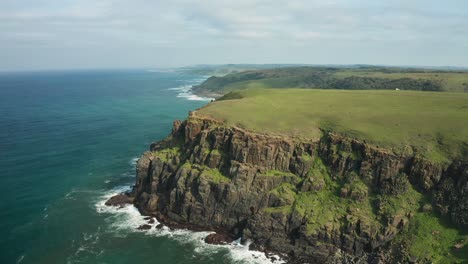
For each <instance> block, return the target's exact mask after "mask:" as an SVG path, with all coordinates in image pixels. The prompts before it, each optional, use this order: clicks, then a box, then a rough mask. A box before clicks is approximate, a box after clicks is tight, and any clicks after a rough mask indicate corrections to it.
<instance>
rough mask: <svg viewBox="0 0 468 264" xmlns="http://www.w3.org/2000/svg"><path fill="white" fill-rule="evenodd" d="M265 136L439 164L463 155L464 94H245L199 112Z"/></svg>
mask: <svg viewBox="0 0 468 264" xmlns="http://www.w3.org/2000/svg"><path fill="white" fill-rule="evenodd" d="M198 114H200V115H205V116H210V117H213V118H215V119H219V120H223V121H224V122H226V123H227V124H229V125H235V126H238V127H243V128H245V129H248V130H252V131H256V132H262V133H263V132H264V133H273V134H283V135H290V136H297V137H305V138H318V137H320V136H321V135H322V131H324V130H325V131H327V130H330V131H333V132H336V133H340V134H344V135H347V136H350V137H353V138H357V139H360V140H366V141H368V142H370V143H373V144H376V145H378V146H381V147H385V148H389V149H393V150H394V151H397V152H398V151H408V146H411V147H412V148H410V150H411V149H413V150H416V151H417V152H418V153H420V154H421V155H423V156H425V157H427V158H429V159H431V160H435V161H440V162H444V161H446V160H447V159H450V158H453V157H459V156H462V155H466V151H467V150H468V94H467V93H451V92H447V93H437V92H416V91H394V90H393V91H342V90H314V89H293V88H291V89H245V90H237V91H234V92H231V93H228V94H226V95H225V96H224V97H222V98H220V100H217V101H215V102H213V103H210V104H208V105H207V106H206V107H203V108H202V109H200V110H199V111H198Z"/></svg>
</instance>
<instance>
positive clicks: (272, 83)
mask: <svg viewBox="0 0 468 264" xmlns="http://www.w3.org/2000/svg"><path fill="white" fill-rule="evenodd" d="M245 88H320V89H344V90H395V89H400V90H416V91H440V92H444V91H451V92H468V71H466V70H451V71H449V70H436V69H417V68H397V67H376V66H352V67H348V68H345V67H311V66H301V67H294V66H289V67H287V66H285V67H282V68H274V69H255V70H247V71H242V72H235V73H230V74H227V75H225V76H222V77H215V76H213V77H210V78H209V79H207V80H206V81H205V82H204V83H202V84H201V85H198V86H195V87H194V88H193V91H194V92H195V93H198V94H225V93H226V92H229V91H232V90H238V89H245Z"/></svg>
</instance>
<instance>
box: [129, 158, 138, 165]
mask: <svg viewBox="0 0 468 264" xmlns="http://www.w3.org/2000/svg"><path fill="white" fill-rule="evenodd" d="M139 159H140V158H139V157H134V158H132V159H131V160H130V165H132V166H133V167H135V166H136V164H137V162H138V160H139Z"/></svg>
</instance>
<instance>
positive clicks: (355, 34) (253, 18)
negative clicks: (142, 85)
mask: <svg viewBox="0 0 468 264" xmlns="http://www.w3.org/2000/svg"><path fill="white" fill-rule="evenodd" d="M429 2H432V1H429ZM437 3H439V4H437ZM467 9H468V4H467V3H466V2H456V1H455V0H453V1H445V2H444V4H443V5H441V4H440V2H436V1H433V3H431V4H430V3H428V2H427V1H422V0H414V1H403V0H397V1H370V0H365V1H359V2H357V1H351V0H335V1H332V2H330V1H318V0H290V1H266V0H238V1H228V0H218V1H214V0H213V1H203V0H199V1H195V0H172V1H150V0H133V1H129V0H100V1H95V0H80V1H78V0H24V1H14V0H2V1H1V2H0V10H2V11H0V41H2V42H1V43H2V44H0V45H1V47H2V49H1V50H0V57H1V56H2V55H3V56H6V54H8V58H9V60H8V61H5V60H2V61H1V62H0V68H11V67H14V65H15V63H14V60H15V58H17V60H18V61H23V60H22V58H20V57H21V56H23V54H25V53H28V54H33V55H34V54H35V53H39V52H41V53H44V52H48V50H62V51H63V52H66V51H67V50H69V49H71V48H73V49H75V50H85V49H87V48H89V47H91V46H92V47H93V48H94V49H96V52H99V50H102V52H103V54H104V53H105V54H109V53H115V54H118V55H119V56H122V60H128V61H132V63H134V61H135V60H134V57H138V58H139V57H141V56H143V55H144V54H145V56H148V57H149V58H151V57H153V56H154V58H157V57H161V56H159V55H161V52H164V54H163V55H164V56H169V55H167V54H168V52H169V53H170V52H173V53H177V54H179V53H181V52H184V53H187V55H186V56H184V58H182V57H181V58H177V59H176V58H174V60H173V61H171V63H169V64H192V63H204V62H206V63H210V62H216V63H222V62H230V63H233V62H239V63H241V62H255V63H263V62H282V61H287V60H288V58H290V60H289V61H288V62H295V61H296V62H301V63H363V62H369V63H372V62H374V63H395V62H398V61H401V62H402V63H403V62H406V61H407V60H408V59H410V58H408V50H412V51H413V52H414V53H421V52H426V51H425V50H430V48H431V47H436V46H437V45H440V43H441V42H444V43H445V45H447V44H448V45H449V46H450V49H448V50H450V52H451V53H450V54H449V53H447V55H446V57H447V61H446V62H443V63H446V64H459V63H460V62H462V61H468V60H467V56H468V55H467V54H466V52H465V51H464V49H465V48H466V45H467V44H466V43H468V34H467V33H468V15H467V14H466V12H463V10H467ZM18 43H21V45H18ZM35 43H37V45H34V44H35ZM464 43H465V44H464ZM398 44H400V45H402V46H400V48H399V49H397V48H396V47H398ZM405 44H411V45H405ZM291 46H295V47H303V49H300V48H298V49H296V50H294V51H291V50H290V49H289V47H291ZM129 47H131V48H132V50H131V51H129V52H128V54H123V52H122V50H125V49H127V48H129ZM253 47H255V48H257V49H259V50H254V48H253ZM363 47H365V48H363ZM45 48H47V50H45ZM333 48H337V49H338V48H339V49H340V51H343V52H345V51H347V53H344V55H343V56H339V53H336V52H335V53H334V54H336V56H335V57H330V56H329V57H323V58H322V59H321V60H323V61H315V60H314V61H307V59H306V58H310V57H315V58H320V56H305V55H304V53H310V54H311V55H313V54H315V52H317V53H320V54H322V53H323V51H326V50H329V49H333ZM26 49H27V50H26ZM214 49H216V50H214ZM420 49H421V50H420ZM226 50H229V51H230V52H231V54H226V53H225V51H226ZM284 50H287V51H288V52H279V51H284ZM398 50H400V52H398ZM215 51H216V52H217V56H216V57H212V54H213V53H214V52H215ZM379 51H382V52H379ZM389 51H393V52H394V53H392V54H391V53H390V52H389ZM86 52H88V51H86ZM138 52H141V54H140V53H138ZM447 52H449V51H447ZM191 53H197V54H195V55H192V56H190V54H191ZM234 53H236V54H239V56H233V58H236V59H237V60H238V61H228V60H230V59H231V55H232V54H234ZM268 53H271V54H268ZM15 54H16V55H15ZM262 54H264V58H268V60H271V61H261V60H262V59H263V58H262V57H261V56H260V55H262ZM349 54H352V56H351V55H349ZM399 54H405V57H403V56H401V55H399ZM409 54H410V56H411V52H409ZM455 54H458V55H457V56H455ZM443 55H444V54H439V56H438V59H437V60H435V62H437V63H441V60H440V57H444V56H443ZM15 56H16V57H15ZM50 56H55V55H54V53H51V54H50ZM131 56H133V57H131ZM223 56H224V57H223ZM399 56H400V57H401V58H399ZM256 57H258V60H255V58H256ZM420 58H421V56H420V55H418V56H416V54H415V56H414V59H415V60H420ZM454 58H455V59H454ZM203 59H206V61H200V60H203ZM274 60H276V61H274ZM326 60H329V61H326ZM56 61H59V62H60V58H56ZM425 62H426V61H425ZM87 63H89V64H90V65H89V66H90V67H92V66H93V64H95V65H102V67H105V66H106V65H109V66H112V63H111V60H109V61H106V58H105V57H100V58H99V61H98V60H97V59H95V60H93V59H91V60H89V61H88V62H87ZM421 63H422V61H421ZM142 64H145V65H146V64H148V61H142ZM154 64H155V65H158V64H161V65H163V64H164V62H160V61H155V62H154ZM412 64H418V62H417V61H415V62H414V63H412ZM12 65H13V66H12ZM85 66H86V65H83V67H85ZM129 66H138V65H133V64H132V65H130V64H129ZM141 66H144V65H141ZM62 67H67V61H63V65H62Z"/></svg>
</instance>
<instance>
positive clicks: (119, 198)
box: [105, 194, 133, 207]
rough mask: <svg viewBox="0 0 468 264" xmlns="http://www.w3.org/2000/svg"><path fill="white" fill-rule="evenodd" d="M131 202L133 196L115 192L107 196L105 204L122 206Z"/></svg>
mask: <svg viewBox="0 0 468 264" xmlns="http://www.w3.org/2000/svg"><path fill="white" fill-rule="evenodd" d="M132 202H133V198H131V197H129V196H127V195H125V194H117V195H114V196H112V197H111V198H109V200H107V201H106V203H105V205H107V206H119V207H124V206H125V205H126V204H131V203H132Z"/></svg>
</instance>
